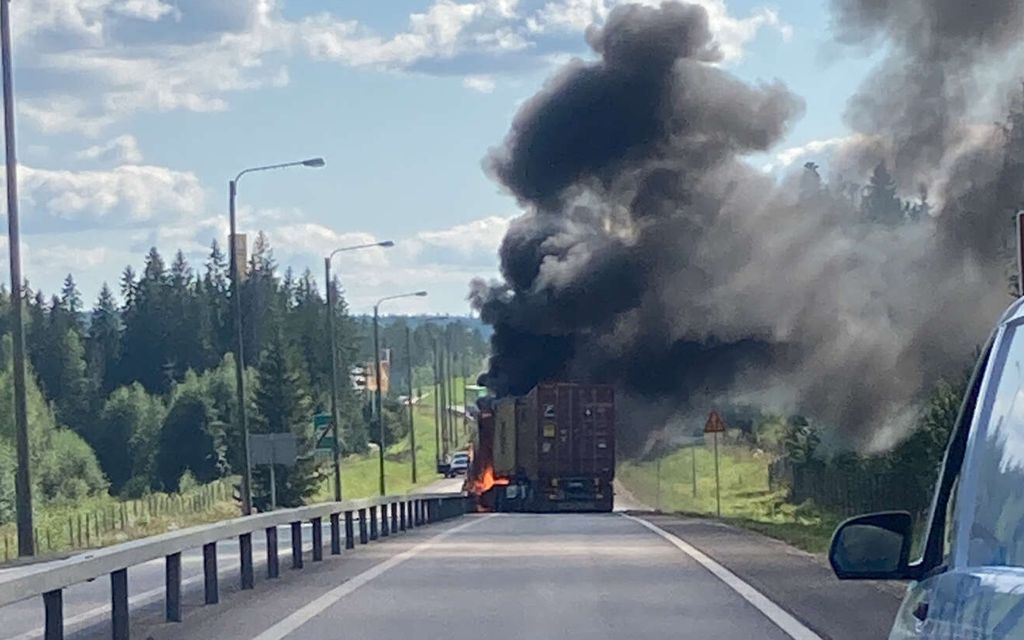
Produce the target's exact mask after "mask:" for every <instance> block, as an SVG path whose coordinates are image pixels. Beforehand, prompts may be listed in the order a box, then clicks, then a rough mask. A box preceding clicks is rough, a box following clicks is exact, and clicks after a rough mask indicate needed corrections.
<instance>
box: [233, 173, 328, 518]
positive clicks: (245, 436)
mask: <svg viewBox="0 0 1024 640" xmlns="http://www.w3.org/2000/svg"><path fill="white" fill-rule="evenodd" d="M324 164H325V163H324V159H323V158H309V159H307V160H298V161H296V162H285V163H282V164H270V165H265V166H262V167H250V168H248V169H244V170H242V171H240V172H239V174H238V175H237V176H235V179H234V180H231V181H230V182H228V217H229V219H230V226H231V247H230V248H231V298H232V299H233V300H234V306H235V334H236V335H235V340H236V345H235V393H236V394H237V403H238V422H239V424H240V425H241V427H242V464H243V466H244V467H245V472H244V473H243V475H242V515H246V516H247V515H249V514H251V513H252V463H251V462H250V460H249V421H248V419H247V418H246V415H245V353H244V350H243V347H242V345H243V337H242V336H243V334H242V297H241V291H242V287H241V283H240V282H239V278H238V269H239V267H238V252H237V250H236V249H237V247H236V246H235V245H236V243H237V242H238V233H237V230H236V224H235V196H237V195H238V181H239V180H241V179H242V176H244V175H245V174H247V173H253V172H256V171H270V170H271V169H285V168H288V167H312V168H319V167H322V166H324Z"/></svg>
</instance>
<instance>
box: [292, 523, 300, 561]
mask: <svg viewBox="0 0 1024 640" xmlns="http://www.w3.org/2000/svg"><path fill="white" fill-rule="evenodd" d="M301 568H302V522H293V523H292V569H301Z"/></svg>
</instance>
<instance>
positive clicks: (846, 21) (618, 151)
mask: <svg viewBox="0 0 1024 640" xmlns="http://www.w3.org/2000/svg"><path fill="white" fill-rule="evenodd" d="M833 15H834V20H835V25H834V27H835V31H836V33H837V34H838V36H839V37H840V39H841V40H843V41H846V42H861V43H866V42H871V43H876V44H887V45H889V50H890V51H891V56H890V58H889V59H887V60H885V61H884V62H883V63H882V65H881V66H880V68H879V69H878V70H877V71H876V72H875V73H873V74H872V75H871V76H870V77H869V78H868V80H867V82H866V84H865V86H864V87H863V88H862V89H861V90H860V91H859V92H858V93H857V95H855V96H854V98H852V100H851V102H850V104H849V107H848V112H847V120H848V122H849V123H850V125H851V128H852V129H854V131H856V132H857V133H858V134H859V135H858V136H857V138H856V139H857V142H856V143H855V144H850V145H848V146H847V147H846V148H845V149H843V150H842V151H841V152H840V153H839V154H838V156H837V157H836V158H835V159H834V161H833V163H832V166H831V169H832V173H833V174H836V173H837V172H839V171H842V172H843V176H844V177H843V179H841V180H839V179H837V180H833V181H832V183H830V184H824V183H823V182H822V181H821V180H820V178H819V176H818V174H817V170H816V167H815V166H814V165H813V164H809V165H807V166H806V167H805V168H804V170H803V175H793V176H791V177H789V178H788V179H786V180H783V181H782V182H781V184H780V183H777V181H776V180H775V179H774V178H773V177H771V176H767V175H765V174H764V173H763V172H761V171H759V170H757V169H754V168H752V167H750V166H749V165H747V164H746V163H745V162H744V160H743V158H744V156H745V155H747V154H750V153H753V152H758V151H764V150H768V149H770V148H771V147H772V146H773V145H775V144H776V143H777V142H778V141H779V140H780V139H781V138H782V136H783V135H784V134H785V132H786V131H787V128H788V127H789V126H790V125H791V124H792V123H793V122H794V121H795V120H796V119H797V118H799V117H800V116H801V115H802V112H803V103H802V101H801V99H800V98H799V97H798V96H795V95H793V94H792V93H791V92H790V91H789V90H788V89H787V88H786V87H785V86H783V85H782V84H781V83H779V82H773V83H764V84H758V85H750V84H746V83H744V82H742V81H740V80H739V79H737V78H736V77H734V76H732V75H731V74H729V73H728V72H727V71H725V70H723V69H721V68H718V67H717V66H714V64H713V63H714V62H715V61H717V60H718V59H719V58H720V56H719V53H718V50H717V48H716V45H715V43H714V41H713V39H712V36H711V33H710V31H709V28H708V17H707V14H706V12H705V11H704V9H703V8H700V7H698V6H694V5H688V4H683V3H678V2H665V3H663V4H662V5H661V6H660V7H650V6H637V5H625V6H620V7H618V8H617V9H615V10H614V11H613V12H612V13H611V14H610V15H609V17H608V19H607V21H606V22H605V24H604V25H603V26H602V27H600V28H591V29H590V30H589V31H588V34H587V41H588V43H589V44H590V46H591V47H592V48H593V50H594V51H595V52H596V53H597V54H598V56H599V59H598V60H596V61H594V62H582V61H574V62H572V63H570V64H568V65H567V66H566V67H565V68H563V69H562V70H561V71H560V72H559V73H557V74H556V75H555V76H554V77H553V78H552V79H551V80H550V81H549V82H548V83H547V85H546V86H545V87H544V88H543V89H542V90H541V91H540V93H539V94H538V95H536V96H535V97H534V98H532V99H531V100H530V101H528V102H527V103H526V104H524V106H523V107H522V108H521V109H520V111H519V113H518V114H517V115H516V117H515V120H514V122H513V124H512V127H511V131H510V132H509V134H508V137H507V138H506V140H505V141H504V144H503V145H502V146H501V147H500V148H498V149H496V150H494V151H493V152H492V154H491V156H490V157H489V158H488V159H487V161H486V165H487V167H488V169H489V171H490V172H491V173H492V175H493V176H494V177H495V178H496V179H497V180H499V181H500V182H501V183H502V184H503V185H504V186H505V187H507V188H508V189H509V190H510V191H511V192H512V193H513V194H514V195H515V196H516V197H517V199H518V200H519V202H520V204H521V205H522V206H523V207H524V209H525V210H526V213H525V214H524V215H523V216H522V217H520V218H519V219H518V220H516V221H515V222H514V223H513V225H512V226H511V228H510V229H509V232H508V234H507V236H506V237H505V239H504V241H503V244H502V246H501V249H500V257H501V266H502V274H503V276H504V282H502V283H490V284H488V283H484V282H481V281H476V282H474V283H473V284H472V288H471V300H472V301H473V304H474V305H475V306H476V307H477V308H478V309H479V310H480V312H481V317H482V318H483V319H484V320H485V321H487V322H489V323H491V324H493V325H494V327H495V333H494V337H493V344H492V350H493V358H492V361H491V368H490V371H489V373H488V374H487V375H486V376H485V378H486V379H485V382H486V384H487V385H488V386H490V387H491V388H492V389H493V390H494V391H495V392H497V393H498V394H509V393H522V392H524V391H526V390H528V389H529V388H530V387H531V386H532V385H533V384H535V383H536V382H537V381H538V380H542V379H546V378H555V377H567V378H571V379H579V380H599V381H606V382H614V383H617V384H619V385H620V388H621V389H622V390H623V391H624V392H625V396H626V397H625V399H626V403H627V405H626V406H627V408H626V409H625V410H624V411H622V415H623V417H624V418H625V419H626V420H628V421H630V422H632V425H629V424H626V425H624V426H626V427H629V426H632V427H633V428H632V429H630V430H629V432H628V433H629V434H631V435H632V436H633V437H632V438H630V436H629V435H627V436H626V440H627V441H626V442H625V443H624V444H626V446H629V444H630V443H631V442H632V443H635V442H637V441H639V440H641V439H642V435H643V433H644V432H645V431H646V430H647V429H648V428H649V427H654V426H660V425H661V424H663V423H664V421H665V420H668V419H671V418H673V417H689V416H695V415H703V414H704V413H705V412H706V411H707V409H708V407H709V405H711V404H712V403H715V402H721V401H723V400H724V399H729V400H737V401H747V402H750V401H754V402H761V403H763V404H765V405H768V406H772V407H775V408H778V409H784V410H791V411H799V412H801V413H804V414H806V415H808V416H810V417H812V419H814V420H816V421H818V422H820V423H822V424H825V425H828V426H831V427H834V428H835V429H836V431H835V433H837V434H838V435H839V436H840V438H841V439H842V440H843V441H844V442H846V443H848V444H851V445H854V446H858V447H862V448H869V449H870V448H881V447H885V446H887V445H888V444H890V443H891V442H892V441H893V440H894V439H895V438H897V437H899V436H900V435H901V434H902V433H903V432H904V431H905V428H906V425H907V424H908V423H909V421H910V420H911V419H912V418H913V417H914V415H915V414H916V411H917V409H916V404H915V403H916V401H917V400H919V399H920V397H921V396H922V394H923V392H924V391H925V390H926V389H928V388H929V387H930V385H932V384H934V383H935V382H936V381H937V380H938V379H939V378H941V377H943V376H946V375H951V376H955V375H958V374H959V373H960V372H961V371H962V369H963V367H964V365H965V363H966V361H967V360H968V359H969V358H970V356H971V354H972V352H973V351H974V349H975V348H976V346H977V345H978V344H979V343H981V342H983V341H984V339H985V337H986V332H987V330H988V328H989V327H990V326H991V324H992V322H993V321H994V320H995V319H996V317H997V316H998V314H999V312H1000V311H1001V310H1002V309H1003V308H1004V307H1005V306H1006V304H1007V303H1008V302H1009V301H1010V298H1009V297H1008V296H1007V284H1006V275H1007V274H1006V264H1007V244H1006V243H1007V239H1008V238H1009V236H1010V235H1011V233H1012V229H1013V226H1012V214H1013V212H1014V210H1015V209H1016V208H1017V207H1020V206H1021V205H1022V204H1024V202H1022V193H1021V190H1022V185H1024V170H1022V162H1024V127H1022V126H1020V124H1022V123H1024V119H1022V118H1021V117H1020V116H1019V115H1015V116H1013V117H1011V120H1010V121H1009V122H1008V123H1007V124H1006V126H1004V127H992V126H987V127H972V126H971V124H970V123H971V122H975V121H977V122H982V123H990V122H992V121H993V120H995V119H998V118H999V117H1000V112H1002V113H1005V110H1006V104H1007V102H1006V100H1005V98H1006V96H1009V95H1010V93H1011V92H1010V88H1011V87H1010V86H1009V85H1006V86H1001V87H1000V89H1002V92H1001V93H1000V94H998V97H999V98H1000V99H996V100H992V101H988V102H987V104H990V105H994V106H995V107H996V109H993V110H992V111H991V112H990V113H984V112H982V113H980V114H979V112H978V111H979V108H978V106H977V105H975V104H973V103H972V102H971V101H970V99H969V98H970V97H971V96H980V95H981V93H979V91H978V85H979V83H981V81H982V79H981V75H982V74H983V73H984V74H986V78H985V81H986V86H990V87H991V86H994V85H993V83H992V82H993V78H992V77H991V76H992V72H993V71H992V68H991V67H990V66H987V64H988V63H990V62H992V60H993V59H997V60H998V61H999V63H1000V67H999V70H1000V74H1003V73H1005V74H1006V77H1005V78H1003V80H1010V79H1013V78H1014V77H1015V75H1014V69H1013V65H1009V64H1006V63H1007V61H1008V60H1013V59H1015V56H1013V55H1012V54H1013V53H1014V52H1015V47H1016V43H1015V42H1014V34H1016V33H1019V32H1020V31H1021V27H1022V26H1024V25H1022V22H1024V9H1022V8H1021V7H1020V6H1019V5H1018V4H1017V3H1016V2H1011V1H1009V0H1007V1H1003V2H995V1H988V0H986V1H982V2H977V3H971V6H970V7H969V8H968V7H966V6H961V3H957V2H953V1H952V0H948V1H945V0H944V1H942V2H933V1H931V0H912V1H907V0H898V1H897V0H891V1H890V2H879V1H878V0H870V1H869V0H861V1H855V0H835V2H834V14H833ZM994 95H996V94H994ZM1014 113H1016V114H1019V110H1018V111H1015V112H1014ZM979 115H980V119H979V118H978V116H979ZM873 174H874V175H873ZM869 178H870V179H871V183H870V186H869V187H867V188H866V191H867V193H866V194H864V196H863V197H861V196H862V194H861V193H860V189H859V187H858V188H857V189H855V190H851V189H849V188H847V187H848V183H847V182H844V181H848V180H852V181H855V182H859V183H861V184H864V183H867V182H868V180H869ZM893 188H894V189H895V190H896V193H897V194H898V195H899V196H901V197H903V198H910V197H915V198H917V203H916V204H914V205H913V206H911V205H904V206H903V208H902V209H901V208H900V202H901V201H900V200H898V199H894V197H893V195H892V193H891V191H890V190H891V189H893ZM892 203H895V208H894V207H893V205H892ZM871 207H874V208H875V210H873V211H868V212H867V214H866V210H867V209H870V208H871ZM882 209H884V210H882Z"/></svg>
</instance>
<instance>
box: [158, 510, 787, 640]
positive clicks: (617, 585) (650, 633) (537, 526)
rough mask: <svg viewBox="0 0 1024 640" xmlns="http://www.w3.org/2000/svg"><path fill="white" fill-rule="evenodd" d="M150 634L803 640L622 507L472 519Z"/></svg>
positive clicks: (234, 598) (259, 638) (269, 638)
mask: <svg viewBox="0 0 1024 640" xmlns="http://www.w3.org/2000/svg"><path fill="white" fill-rule="evenodd" d="M138 629H139V631H140V634H139V635H138V637H150V638H153V639H154V640H183V639H186V638H219V639H226V640H229V639H241V638H245V639H247V640H248V639H256V640H280V639H282V638H288V639H289V640H303V639H308V640H314V639H316V640H320V639H329V638H340V637H343V636H344V637H360V638H418V639H435V638H436V639H445V640H479V639H480V638H488V639H489V640H502V639H504V638H509V639H515V640H521V639H522V638H534V639H546V638H565V639H567V640H583V639H586V640H598V639H604V638H608V639H616V640H618V639H622V638H630V639H637V640H643V639H648V638H650V639H654V638H658V639H661V638H673V639H676V638H694V639H698V638H699V639H701V640H704V639H706V638H716V639H720V640H730V639H742V640H748V639H750V638H758V639H764V640H787V639H789V638H792V637H793V636H791V635H790V634H787V633H786V632H784V631H782V629H780V627H779V626H778V625H777V623H776V622H774V621H773V620H772V619H770V617H769V616H768V615H766V614H765V613H763V612H762V611H760V610H759V609H757V608H755V606H754V605H752V604H751V603H750V602H749V601H748V599H745V598H744V597H741V596H740V594H739V593H737V592H736V591H735V590H734V589H733V588H732V587H730V586H729V585H727V584H726V583H725V582H724V581H722V580H721V579H720V578H719V577H716V576H715V575H714V574H712V573H711V572H709V571H708V570H707V569H706V568H705V567H703V566H701V565H700V564H698V563H697V562H696V561H694V559H693V558H691V557H690V556H689V555H687V554H685V553H683V552H681V551H680V550H679V549H678V548H677V547H675V546H673V544H671V543H669V542H668V541H666V540H665V539H664V538H663V537H662V536H660V535H658V534H657V533H655V532H652V531H651V530H649V529H648V528H645V527H644V526H643V525H642V524H641V523H640V522H637V521H635V520H631V519H628V518H627V517H624V516H622V515H619V514H576V515H568V514H567V515H528V514H500V515H472V516H467V517H465V518H459V519H456V520H453V521H450V522H447V523H441V524H438V525H434V526H431V527H429V528H425V529H419V530H417V531H415V532H413V533H411V534H405V535H401V536H398V537H393V538H391V539H390V540H389V541H387V542H386V543H383V544H376V545H371V546H369V547H365V548H362V549H360V550H358V551H357V552H355V553H352V554H349V555H348V556H347V557H346V556H342V558H340V559H332V560H330V561H328V562H324V563H322V564H319V565H318V566H316V567H312V568H310V569H308V570H304V571H303V573H302V575H299V574H298V572H292V573H291V574H290V575H288V576H286V577H285V579H283V580H281V581H279V582H276V583H274V584H272V585H257V589H256V591H255V592H254V593H250V594H234V595H231V596H229V597H228V598H226V602H225V603H224V604H223V605H221V606H219V607H202V608H197V609H196V610H195V612H194V613H191V612H190V614H189V615H186V619H185V622H184V623H181V624H152V625H146V624H145V623H144V622H141V621H140V622H139V627H138ZM342 629H344V630H345V633H342V631H341V630H342ZM354 629H357V630H358V632H357V633H354V635H353V630H354Z"/></svg>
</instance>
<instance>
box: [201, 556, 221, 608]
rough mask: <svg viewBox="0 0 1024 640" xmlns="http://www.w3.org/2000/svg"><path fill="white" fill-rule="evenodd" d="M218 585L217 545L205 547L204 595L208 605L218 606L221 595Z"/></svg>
mask: <svg viewBox="0 0 1024 640" xmlns="http://www.w3.org/2000/svg"><path fill="white" fill-rule="evenodd" d="M217 587H218V585H217V543H216V542H210V543H207V544H204V545H203V594H204V596H205V602H206V604H217V602H219V601H220V593H219V592H218V588H217Z"/></svg>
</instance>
